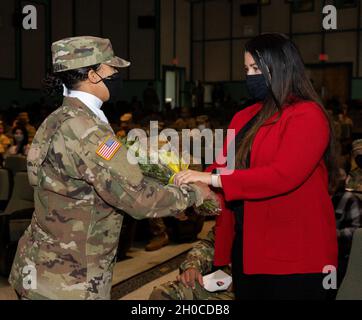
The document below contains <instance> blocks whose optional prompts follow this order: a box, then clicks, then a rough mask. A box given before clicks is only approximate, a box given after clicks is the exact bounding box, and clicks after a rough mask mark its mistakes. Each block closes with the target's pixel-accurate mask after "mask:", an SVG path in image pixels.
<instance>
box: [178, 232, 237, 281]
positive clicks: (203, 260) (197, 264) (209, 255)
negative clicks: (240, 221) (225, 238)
mask: <svg viewBox="0 0 362 320" xmlns="http://www.w3.org/2000/svg"><path fill="white" fill-rule="evenodd" d="M214 253H215V227H213V228H212V229H211V230H210V231H209V233H208V234H207V236H206V238H205V239H202V240H200V241H199V242H198V243H196V244H195V246H194V247H193V248H192V249H191V250H190V251H189V253H188V254H187V256H186V259H185V261H184V262H183V263H182V264H181V265H180V271H181V272H184V271H186V270H187V269H189V268H195V269H197V270H198V271H199V272H200V273H201V274H202V275H206V274H208V273H210V272H212V271H214V270H213V269H214ZM222 270H223V271H224V272H226V273H228V274H231V269H230V267H229V266H226V267H223V268H222Z"/></svg>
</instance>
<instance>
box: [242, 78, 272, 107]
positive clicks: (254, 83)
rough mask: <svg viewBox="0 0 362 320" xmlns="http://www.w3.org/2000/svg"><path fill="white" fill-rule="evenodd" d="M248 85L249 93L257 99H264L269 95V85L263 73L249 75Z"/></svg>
mask: <svg viewBox="0 0 362 320" xmlns="http://www.w3.org/2000/svg"><path fill="white" fill-rule="evenodd" d="M246 87H247V89H248V91H249V94H250V95H251V96H252V98H253V99H255V100H257V101H263V100H265V98H266V97H267V95H268V87H267V85H266V82H265V78H264V75H263V74H255V75H247V76H246Z"/></svg>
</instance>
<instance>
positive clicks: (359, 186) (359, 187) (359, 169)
mask: <svg viewBox="0 0 362 320" xmlns="http://www.w3.org/2000/svg"><path fill="white" fill-rule="evenodd" d="M352 158H353V159H354V161H355V163H356V168H355V169H353V170H351V172H350V173H349V176H348V178H347V183H346V190H347V191H352V192H355V193H356V194H357V195H358V196H359V198H360V199H361V200H362V139H359V140H355V141H353V143H352Z"/></svg>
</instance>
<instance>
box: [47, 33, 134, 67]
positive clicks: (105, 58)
mask: <svg viewBox="0 0 362 320" xmlns="http://www.w3.org/2000/svg"><path fill="white" fill-rule="evenodd" d="M52 58H53V70H54V72H62V71H68V70H74V69H79V68H83V67H88V66H92V65H95V64H99V63H104V64H107V65H109V66H112V67H116V68H125V67H128V66H129V65H130V64H131V63H130V62H128V61H126V60H124V59H121V58H119V57H117V56H115V55H114V52H113V49H112V45H111V41H110V40H109V39H103V38H98V37H92V36H83V37H72V38H65V39H62V40H59V41H56V42H54V43H53V44H52Z"/></svg>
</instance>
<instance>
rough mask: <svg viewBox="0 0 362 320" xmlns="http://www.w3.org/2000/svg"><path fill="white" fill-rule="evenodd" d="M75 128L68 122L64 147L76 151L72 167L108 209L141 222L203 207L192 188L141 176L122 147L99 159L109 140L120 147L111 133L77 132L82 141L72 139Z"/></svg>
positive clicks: (94, 128) (194, 188) (198, 195)
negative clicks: (141, 220) (65, 145)
mask: <svg viewBox="0 0 362 320" xmlns="http://www.w3.org/2000/svg"><path fill="white" fill-rule="evenodd" d="M75 125H76V124H72V121H68V126H69V127H68V130H67V132H68V133H67V140H68V141H67V145H69V146H70V150H77V152H75V153H74V152H73V154H72V157H73V159H74V162H75V163H74V165H75V166H76V167H77V169H78V172H79V173H80V175H81V178H82V179H84V180H85V181H87V182H88V183H89V184H91V185H92V186H93V187H94V188H95V190H96V192H97V194H98V195H99V196H100V197H101V198H102V199H103V200H104V201H105V202H106V203H108V204H109V205H111V206H113V207H115V208H118V209H121V210H123V211H124V212H126V213H128V214H129V215H131V216H132V217H133V218H135V219H143V218H154V217H164V216H170V215H177V214H179V213H180V212H182V211H184V210H185V209H186V208H187V207H190V206H192V205H194V204H196V205H200V204H201V203H202V196H201V194H200V191H199V189H198V188H197V187H195V186H191V185H183V186H181V187H180V188H179V187H177V186H173V185H170V186H162V185H161V184H159V183H157V182H156V181H154V180H151V179H149V178H147V177H145V176H143V174H142V172H141V170H140V168H139V166H138V164H131V163H130V162H129V161H128V159H127V149H126V148H125V147H124V146H122V145H121V146H120V148H119V149H118V150H117V151H116V152H114V154H113V155H112V156H111V157H109V156H108V160H107V159H106V158H107V156H106V157H102V156H100V155H99V154H100V153H101V152H99V150H100V148H101V147H102V145H104V143H105V142H107V141H108V139H112V140H113V139H114V140H115V141H116V143H120V142H119V141H118V140H117V139H116V137H115V136H114V135H113V133H112V132H111V131H109V130H108V131H105V130H99V128H98V127H97V126H93V127H92V128H89V129H87V130H86V132H83V133H80V132H79V134H81V135H82V136H81V138H82V139H79V138H78V139H73V138H72V137H71V134H72V133H71V132H72V131H74V130H77V129H75V128H74V126H75ZM73 133H74V132H73ZM72 144H74V145H72ZM69 152H70V151H69Z"/></svg>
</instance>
